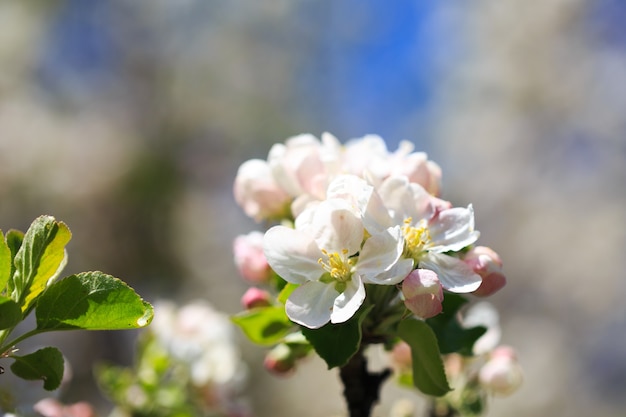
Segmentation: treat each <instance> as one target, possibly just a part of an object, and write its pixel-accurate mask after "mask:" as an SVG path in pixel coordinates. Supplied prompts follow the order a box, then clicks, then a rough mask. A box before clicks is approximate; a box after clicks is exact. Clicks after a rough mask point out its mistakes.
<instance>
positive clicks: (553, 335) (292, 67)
mask: <svg viewBox="0 0 626 417" xmlns="http://www.w3.org/2000/svg"><path fill="white" fill-rule="evenodd" d="M625 21H626V3H625V2H623V1H621V0H595V1H594V0H567V1H566V0H538V1H522V0H519V1H507V2H503V1H499V0H475V1H472V2H463V1H454V0H450V1H445V2H444V1H417V0H414V1H409V0H399V1H397V2H389V1H384V0H371V1H367V2H363V1H356V0H273V1H248V0H176V1H167V0H133V1H130V0H129V1H125V0H118V1H111V2H109V1H104V0H66V1H61V0H54V1H45V2H44V1H39V2H36V1H29V0H26V1H10V0H7V1H3V2H0V28H1V30H0V201H2V203H1V204H0V228H2V229H3V230H5V231H6V230H7V229H9V228H18V229H21V230H25V229H26V228H27V227H28V225H29V224H30V222H31V221H32V220H33V219H34V218H35V217H36V216H38V215H39V214H52V215H54V216H56V217H57V218H58V219H60V220H63V221H65V222H66V223H67V224H68V225H69V226H70V228H71V229H72V231H73V240H72V241H71V243H70V245H69V247H68V251H69V254H70V262H69V265H68V267H67V269H66V271H67V272H68V273H69V272H79V271H83V270H93V269H100V270H103V271H106V272H108V273H111V274H113V275H116V276H118V277H121V278H122V279H124V280H125V281H127V282H128V283H130V284H131V285H132V286H133V287H134V288H135V289H137V291H138V292H139V293H140V294H142V295H143V296H144V297H145V298H146V299H148V300H150V301H154V300H158V299H163V298H167V299H173V300H176V301H179V302H186V301H190V300H193V299H196V298H204V299H206V300H208V301H209V302H211V303H212V304H213V305H214V306H215V307H216V308H218V309H220V310H221V311H224V312H226V313H228V314H232V313H235V312H237V311H239V309H240V305H239V297H240V295H241V294H242V293H243V291H244V290H245V288H246V284H245V283H244V282H243V281H242V280H241V279H240V278H239V277H238V275H237V274H236V272H235V268H234V266H233V264H232V254H231V243H232V240H233V238H234V237H235V236H237V235H238V234H241V233H247V232H248V231H250V230H253V229H259V230H260V229H261V228H262V226H261V225H257V224H255V223H254V222H253V221H251V220H250V219H248V218H246V217H245V216H244V214H243V212H242V211H241V210H240V209H239V208H238V207H237V206H236V204H235V202H234V199H233V197H232V192H231V190H232V182H233V179H234V176H235V173H236V171H237V168H238V166H239V164H241V163H242V162H243V161H245V160H246V159H249V158H253V157H256V158H265V157H266V155H267V151H268V150H269V147H270V146H271V144H272V143H274V142H281V141H283V140H284V139H286V138H287V137H289V136H293V135H295V134H298V133H303V132H309V133H313V134H315V135H318V136H319V135H320V134H321V133H322V132H324V131H329V132H331V133H333V134H335V135H336V136H337V137H338V138H339V139H340V140H342V141H345V140H347V139H350V138H354V137H360V136H362V135H364V134H368V133H376V134H379V135H381V136H382V137H383V138H385V139H386V140H387V142H388V146H389V148H390V149H395V147H396V146H397V144H398V142H399V141H400V140H402V139H408V140H411V141H412V142H414V143H415V144H416V147H417V148H418V149H420V150H424V151H426V152H428V154H429V156H430V158H431V159H433V160H435V161H436V162H438V163H439V164H440V165H441V167H442V169H443V197H444V198H446V199H448V200H451V201H452V202H454V203H455V204H456V205H466V204H468V203H473V204H474V207H475V211H476V216H477V218H476V221H477V228H478V229H479V230H480V231H481V233H482V236H481V240H480V242H481V244H484V245H488V246H491V247H493V248H495V249H496V250H497V251H498V252H499V253H500V254H501V256H502V258H503V260H504V263H505V272H506V274H507V277H508V279H509V284H508V286H507V287H505V289H503V290H502V291H501V292H500V293H498V294H496V295H495V296H493V297H492V298H491V300H492V302H493V303H494V304H495V305H496V307H497V308H498V309H499V311H500V312H501V323H502V326H503V342H504V343H507V344H511V345H513V346H515V347H516V348H517V349H518V352H519V358H520V361H521V362H522V365H523V367H524V369H525V384H524V386H523V387H522V388H521V389H520V391H518V392H517V393H515V394H514V395H513V396H512V397H510V398H506V399H496V400H494V401H492V402H491V406H490V411H489V413H488V416H490V417H499V416H507V417H510V416H533V417H534V416H553V417H558V416H568V417H571V416H589V415H594V416H596V417H613V416H615V417H616V416H623V415H624V413H626V396H624V395H623V394H624V392H626V306H625V304H624V301H623V300H624V296H625V295H626V280H625V275H626V256H625V255H624V248H625V247H626V205H625V200H626V26H625V25H624V22H625ZM135 336H136V333H133V332H126V333H118V332H101V333H89V334H86V333H80V334H62V335H59V336H55V339H54V340H53V343H55V344H56V345H57V346H59V347H60V348H61V350H62V351H63V352H64V353H65V354H66V355H67V357H68V359H69V361H70V362H71V363H72V366H73V372H74V380H73V382H72V383H71V384H70V386H69V387H68V389H66V390H65V391H63V392H62V393H61V398H62V399H63V400H65V401H70V402H71V401H77V400H81V399H88V400H91V401H93V402H94V403H96V404H97V405H98V406H99V407H101V409H102V410H104V412H103V415H105V412H106V409H107V403H106V400H105V399H103V398H102V397H101V396H100V395H99V394H98V392H97V390H96V389H95V386H94V383H93V377H92V374H91V369H92V366H93V364H94V363H95V362H97V361H99V360H105V359H106V360H112V361H114V362H117V363H121V364H126V363H130V361H131V360H132V341H133V338H134V337H135ZM48 341H49V340H46V339H43V338H42V339H39V340H38V342H41V343H47V342H48ZM241 345H242V349H243V350H244V353H245V358H246V361H247V362H248V364H249V367H250V378H249V384H248V389H247V391H248V395H249V398H250V402H251V404H253V408H254V409H255V410H256V411H257V413H258V415H259V416H260V417H264V416H289V415H298V416H301V417H308V416H311V417H313V416H331V415H333V416H336V415H341V413H342V412H343V403H342V398H341V395H340V387H339V384H338V382H337V375H336V374H335V373H334V372H328V371H326V369H325V366H324V364H323V363H322V362H321V361H319V360H315V359H313V360H310V361H307V362H306V363H305V364H303V366H302V367H301V368H300V369H299V370H298V372H297V373H296V374H295V375H294V376H292V377H291V378H289V379H279V378H275V377H272V376H269V375H268V374H267V373H265V371H264V370H263V369H262V366H261V362H262V357H263V352H262V351H261V349H260V348H259V349H257V348H256V347H253V346H251V345H250V344H248V343H247V342H246V341H244V340H243V338H242V341H241ZM129 346H130V347H129ZM3 377H4V375H0V378H3ZM387 385H391V384H387ZM397 398H408V399H410V400H411V401H414V402H415V404H416V406H417V407H418V410H419V407H420V404H422V403H421V402H420V397H419V396H417V395H414V394H413V393H411V392H409V391H406V390H397V389H394V388H392V387H388V386H386V387H385V390H384V391H383V397H382V403H381V405H380V406H379V407H378V408H377V409H376V415H377V416H386V415H387V413H388V410H389V408H390V407H391V405H392V403H393V402H394V401H395V400H396V399H397Z"/></svg>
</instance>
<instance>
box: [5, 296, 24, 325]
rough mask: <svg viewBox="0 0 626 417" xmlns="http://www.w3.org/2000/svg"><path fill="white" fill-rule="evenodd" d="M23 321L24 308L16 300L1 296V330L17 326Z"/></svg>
mask: <svg viewBox="0 0 626 417" xmlns="http://www.w3.org/2000/svg"><path fill="white" fill-rule="evenodd" d="M21 321H22V309H21V308H20V305H19V304H18V303H16V302H15V301H13V300H11V299H10V298H7V297H0V330H4V329H9V328H11V327H15V326H17V325H18V324H19V323H20V322H21Z"/></svg>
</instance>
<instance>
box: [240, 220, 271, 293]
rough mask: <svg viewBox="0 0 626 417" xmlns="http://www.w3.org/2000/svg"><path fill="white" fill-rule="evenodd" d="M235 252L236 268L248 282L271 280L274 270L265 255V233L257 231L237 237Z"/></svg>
mask: <svg viewBox="0 0 626 417" xmlns="http://www.w3.org/2000/svg"><path fill="white" fill-rule="evenodd" d="M233 252H234V257H235V266H237V269H238V270H239V273H240V274H241V276H242V277H244V278H245V279H246V280H248V281H250V282H254V283H264V282H267V281H268V280H269V279H270V276H271V273H272V270H271V269H270V266H269V265H268V263H267V259H266V258H265V254H264V253H263V233H261V232H256V231H255V232H250V233H248V234H247V235H240V236H237V238H235V241H234V243H233Z"/></svg>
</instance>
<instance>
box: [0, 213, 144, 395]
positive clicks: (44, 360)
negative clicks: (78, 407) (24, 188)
mask: <svg viewBox="0 0 626 417" xmlns="http://www.w3.org/2000/svg"><path fill="white" fill-rule="evenodd" d="M71 236H72V234H71V232H70V230H69V228H68V227H67V226H66V225H65V224H64V223H63V222H59V221H56V220H55V218H54V217H52V216H40V217H38V218H37V219H35V220H34V221H33V223H32V224H31V226H30V227H29V228H28V230H27V231H26V233H22V232H20V231H17V230H10V231H9V232H8V233H7V234H6V236H4V235H2V232H0V358H1V357H11V358H13V359H15V362H14V363H13V364H12V365H11V370H12V371H13V373H14V374H16V375H17V376H19V377H21V378H24V379H35V380H36V379H41V380H43V381H44V388H45V389H47V390H53V389H56V388H58V386H59V384H60V382H61V378H62V377H63V357H62V355H61V353H60V352H59V351H58V350H57V349H55V348H52V347H47V348H43V349H41V350H38V351H37V352H34V353H32V354H28V355H24V356H18V355H14V354H13V351H14V349H15V346H16V345H17V344H18V343H19V342H21V341H23V340H25V339H27V338H29V337H31V336H34V335H36V334H39V333H42V332H48V331H53V330H71V329H84V330H119V329H133V328H140V327H144V326H146V325H148V324H149V323H150V321H151V320H152V316H153V309H152V306H151V305H150V304H148V303H146V302H145V301H143V300H142V299H141V298H140V297H139V296H138V295H137V294H136V293H135V291H134V290H133V289H132V288H130V287H129V286H128V285H126V284H125V283H123V282H122V281H120V280H119V279H117V278H114V277H112V276H110V275H106V274H104V273H102V272H83V273H80V274H76V275H71V276H68V277H66V278H63V279H60V280H58V278H59V276H60V274H61V272H62V270H63V268H64V267H65V264H66V262H67V254H66V250H65V246H66V245H67V243H68V242H69V240H70V239H71ZM33 310H34V311H35V315H36V318H37V327H36V328H35V329H32V330H30V331H27V332H26V333H23V334H22V335H20V336H18V337H16V338H14V339H12V340H9V341H7V340H8V338H9V336H10V335H11V333H12V332H13V331H14V330H15V328H16V326H17V325H18V324H20V323H21V322H22V321H24V320H25V319H26V317H27V316H28V315H29V314H30V312H31V311H33Z"/></svg>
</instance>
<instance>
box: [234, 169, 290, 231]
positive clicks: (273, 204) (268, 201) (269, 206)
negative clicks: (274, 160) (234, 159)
mask: <svg viewBox="0 0 626 417" xmlns="http://www.w3.org/2000/svg"><path fill="white" fill-rule="evenodd" d="M233 193H234V196H235V201H237V204H239V205H240V206H241V207H242V208H243V210H244V212H245V213H246V214H247V215H248V216H250V217H252V218H253V219H255V220H256V221H261V220H265V219H271V218H281V217H282V216H284V214H285V212H286V211H287V209H288V206H289V204H290V202H291V197H290V196H289V194H287V193H286V192H285V191H284V190H283V189H282V188H281V187H280V186H279V184H278V183H277V182H276V180H275V179H274V177H273V176H272V173H271V170H270V167H269V165H268V164H267V162H265V161H263V160H261V159H250V160H248V161H246V162H244V163H243V164H241V166H240V167H239V169H238V171H237V176H236V177H235V182H234V184H233Z"/></svg>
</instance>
